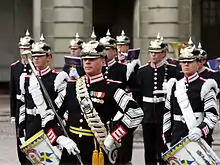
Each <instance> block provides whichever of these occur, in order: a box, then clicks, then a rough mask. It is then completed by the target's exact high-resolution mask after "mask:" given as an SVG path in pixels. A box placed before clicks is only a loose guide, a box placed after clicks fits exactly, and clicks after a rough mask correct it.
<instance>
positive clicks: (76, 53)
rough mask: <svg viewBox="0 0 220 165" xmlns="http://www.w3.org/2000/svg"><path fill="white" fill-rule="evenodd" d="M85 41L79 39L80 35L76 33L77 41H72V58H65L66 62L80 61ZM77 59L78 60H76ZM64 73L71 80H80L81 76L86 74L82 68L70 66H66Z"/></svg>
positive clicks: (70, 47) (70, 46)
mask: <svg viewBox="0 0 220 165" xmlns="http://www.w3.org/2000/svg"><path fill="white" fill-rule="evenodd" d="M82 44H83V40H81V39H80V38H79V34H78V33H76V36H75V39H72V40H71V41H70V45H69V49H70V56H65V57H64V58H65V60H68V59H69V60H71V59H72V60H73V59H75V60H77V59H78V60H77V61H80V58H81V57H80V56H81V55H80V54H81V50H82ZM74 57H76V58H74ZM63 71H65V72H66V73H67V74H68V75H69V77H70V78H71V79H78V78H79V77H80V76H83V75H84V74H85V72H84V70H83V68H82V66H71V65H69V64H66V63H65V64H64V67H63Z"/></svg>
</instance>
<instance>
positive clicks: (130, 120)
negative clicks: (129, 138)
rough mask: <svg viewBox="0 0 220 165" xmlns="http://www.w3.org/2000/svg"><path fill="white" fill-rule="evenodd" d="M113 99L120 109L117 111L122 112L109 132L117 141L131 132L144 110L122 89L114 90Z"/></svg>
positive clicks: (138, 122)
mask: <svg viewBox="0 0 220 165" xmlns="http://www.w3.org/2000/svg"><path fill="white" fill-rule="evenodd" d="M114 100H115V102H116V104H117V105H118V106H119V107H120V109H121V111H120V112H119V113H122V114H123V115H122V117H121V118H120V119H119V120H118V121H117V124H115V128H114V129H113V131H112V132H111V135H112V137H113V138H114V139H115V140H116V141H119V140H121V139H122V138H123V137H124V136H126V135H127V134H131V133H133V131H134V130H135V129H136V128H137V127H138V125H139V124H140V123H141V121H142V119H143V116H144V112H143V110H142V109H141V108H140V107H139V106H138V104H137V102H136V101H135V100H134V99H133V98H132V97H130V96H129V95H127V94H126V92H125V91H124V90H122V89H117V90H116V92H115V93H114ZM116 115H117V114H116Z"/></svg>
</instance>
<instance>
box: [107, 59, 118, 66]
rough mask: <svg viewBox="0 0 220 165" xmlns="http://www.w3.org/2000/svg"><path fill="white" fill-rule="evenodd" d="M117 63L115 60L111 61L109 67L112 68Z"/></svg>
mask: <svg viewBox="0 0 220 165" xmlns="http://www.w3.org/2000/svg"><path fill="white" fill-rule="evenodd" d="M115 63H116V60H115V59H114V58H113V59H112V60H111V61H109V62H108V67H111V66H112V65H114V64H115Z"/></svg>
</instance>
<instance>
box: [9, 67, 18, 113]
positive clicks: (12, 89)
mask: <svg viewBox="0 0 220 165" xmlns="http://www.w3.org/2000/svg"><path fill="white" fill-rule="evenodd" d="M16 103H17V99H16V80H15V77H14V69H13V66H12V67H11V72H10V115H11V117H15V116H16V107H17V105H16Z"/></svg>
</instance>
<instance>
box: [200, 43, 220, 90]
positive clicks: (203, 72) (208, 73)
mask: <svg viewBox="0 0 220 165" xmlns="http://www.w3.org/2000/svg"><path fill="white" fill-rule="evenodd" d="M198 49H199V51H200V55H199V57H198V58H199V60H198V65H199V68H198V73H199V76H200V77H203V78H205V79H208V78H212V79H214V80H215V81H216V82H217V84H218V87H219V86H220V74H219V72H217V71H214V70H212V69H210V68H208V67H207V66H205V65H206V62H207V53H206V51H205V50H204V49H202V46H201V43H199V45H198Z"/></svg>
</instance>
